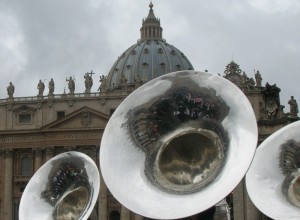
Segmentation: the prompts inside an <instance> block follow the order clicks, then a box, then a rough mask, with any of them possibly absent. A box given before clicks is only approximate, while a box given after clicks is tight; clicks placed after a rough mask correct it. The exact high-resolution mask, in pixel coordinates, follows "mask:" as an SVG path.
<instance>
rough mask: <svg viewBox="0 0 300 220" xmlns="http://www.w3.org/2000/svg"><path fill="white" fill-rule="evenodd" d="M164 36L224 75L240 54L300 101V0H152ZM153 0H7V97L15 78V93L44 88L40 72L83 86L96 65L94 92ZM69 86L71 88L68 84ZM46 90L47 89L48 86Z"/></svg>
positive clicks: (1, 17) (198, 64)
mask: <svg viewBox="0 0 300 220" xmlns="http://www.w3.org/2000/svg"><path fill="white" fill-rule="evenodd" d="M153 4H154V13H155V15H156V16H157V17H159V18H160V20H161V25H162V27H163V37H164V38H165V39H166V40H167V42H168V43H170V44H173V45H174V46H176V47H177V48H178V49H179V50H181V51H182V52H183V53H184V54H185V55H186V56H187V57H188V58H189V60H190V61H191V63H192V64H193V66H194V69H195V70H201V71H204V70H205V69H207V70H209V72H212V73H216V74H217V73H220V74H222V75H223V72H224V70H225V66H226V65H227V64H228V63H229V62H230V61H231V60H232V59H233V60H234V61H235V62H237V63H238V64H239V65H240V68H241V69H242V70H243V71H245V72H246V74H247V75H248V76H249V77H253V76H254V69H255V70H259V71H260V72H261V74H262V77H263V84H265V83H266V82H269V83H270V84H275V83H276V84H277V86H278V87H279V88H281V91H282V92H281V104H283V105H285V106H286V108H285V111H286V112H287V111H288V109H289V108H288V104H287V101H288V99H289V97H290V96H291V95H294V96H295V98H296V99H297V100H298V102H299V103H300V93H299V91H300V84H299V81H300V80H299V79H300V76H299V74H300V22H299V21H300V1H299V0H222V1H220V0H210V1H201V0H188V1H187V0H176V1H175V0H159V1H158V0H153ZM148 5H149V0H148V1H147V0H113V1H104V0H84V1H83V0H59V1H58V0H0V73H1V80H0V99H1V98H7V92H6V87H7V86H8V84H9V82H10V81H11V82H13V84H14V85H15V87H16V90H15V94H14V96H15V97H23V96H35V95H37V93H38V91H37V83H38V81H39V79H41V80H43V81H45V83H46V85H47V84H48V81H49V80H50V79H51V78H53V79H54V81H55V85H56V88H55V93H62V92H63V90H64V88H66V90H67V82H66V77H70V76H75V78H76V90H75V92H84V78H83V76H84V73H86V72H89V71H91V70H93V72H95V73H96V74H95V75H94V77H93V78H94V86H93V88H92V91H93V92H96V91H97V89H98V87H99V82H98V81H99V76H100V75H103V74H104V75H106V74H107V73H108V72H109V70H110V68H111V66H112V65H113V63H114V62H115V61H116V59H117V57H118V56H120V55H121V54H122V53H123V52H124V51H125V50H126V49H127V48H128V47H130V46H131V45H133V44H135V43H136V41H137V40H138V39H139V37H140V32H139V29H140V27H141V25H142V19H143V18H144V17H146V16H147V14H148V10H149V7H148ZM67 92H68V91H67ZM45 93H46V94H47V93H48V89H46V92H45Z"/></svg>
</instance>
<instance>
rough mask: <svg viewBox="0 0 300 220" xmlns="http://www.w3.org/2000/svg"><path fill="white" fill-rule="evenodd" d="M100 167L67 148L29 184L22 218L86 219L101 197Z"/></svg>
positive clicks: (21, 208)
mask: <svg viewBox="0 0 300 220" xmlns="http://www.w3.org/2000/svg"><path fill="white" fill-rule="evenodd" d="M99 188H100V177H99V171H98V168H97V166H96V164H95V163H94V161H93V160H92V159H91V158H90V157H88V156H87V155H85V154H83V153H79V152H73V151H70V152H66V153H62V154H59V155H57V156H56V157H54V158H52V159H51V160H49V161H48V162H47V163H45V164H44V165H43V166H42V167H41V168H40V169H39V170H38V171H37V172H36V173H35V174H34V176H33V177H32V178H31V180H30V181H29V183H28V184H27V186H26V188H25V190H24V192H23V195H22V198H21V202H20V208H19V218H20V220H38V219H43V220H86V219H88V217H89V215H90V213H91V212H92V209H93V208H94V205H95V203H96V201H97V198H98V193H99Z"/></svg>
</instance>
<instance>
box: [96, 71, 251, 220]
mask: <svg viewBox="0 0 300 220" xmlns="http://www.w3.org/2000/svg"><path fill="white" fill-rule="evenodd" d="M256 142H257V126H256V119H255V116H254V113H253V110H252V107H251V105H250V103H249V101H248V99H247V98H246V96H245V95H244V94H243V93H242V92H241V91H240V90H239V89H238V88H237V87H236V86H235V85H234V84H232V83H231V82H229V81H228V80H226V79H224V78H222V77H219V76H217V75H214V74H210V73H206V72H197V71H181V72H175V73H170V74H167V75H164V76H161V77H159V78H156V79H154V80H152V81H150V82H148V83H146V84H145V85H143V86H142V87H140V88H138V89H137V90H135V91H134V92H133V93H132V94H131V95H129V96H128V97H127V98H126V99H125V100H124V101H123V102H122V103H121V104H120V106H119V107H118V108H117V110H116V111H115V112H114V114H113V115H112V117H111V119H110V120H109V122H108V124H107V127H106V129H105V131H104V135H103V138H102V141H101V148H100V167H101V171H102V174H103V177H104V180H105V182H106V184H107V186H108V188H109V190H110V192H111V193H112V194H113V195H114V197H115V198H116V199H118V200H119V202H121V203H122V204H123V205H124V206H126V207H127V208H129V209H130V210H132V211H134V212H136V213H138V214H140V215H142V216H146V217H150V218H158V219H174V218H182V217H186V216H190V215H194V214H196V213H199V212H201V211H204V210H205V209H207V208H209V207H211V206H213V205H215V204H216V203H217V202H219V201H220V200H222V199H223V198H224V197H226V196H227V195H228V194H229V193H230V192H231V191H232V190H233V189H234V188H235V186H236V185H237V184H238V183H239V182H240V180H241V179H242V178H243V176H244V175H245V173H246V171H247V169H248V167H249V165H250V163H251V161H252V158H253V155H254V152H255V148H256Z"/></svg>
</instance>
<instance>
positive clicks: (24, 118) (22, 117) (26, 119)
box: [19, 113, 31, 124]
mask: <svg viewBox="0 0 300 220" xmlns="http://www.w3.org/2000/svg"><path fill="white" fill-rule="evenodd" d="M19 123H21V124H29V123H31V114H29V113H22V114H19Z"/></svg>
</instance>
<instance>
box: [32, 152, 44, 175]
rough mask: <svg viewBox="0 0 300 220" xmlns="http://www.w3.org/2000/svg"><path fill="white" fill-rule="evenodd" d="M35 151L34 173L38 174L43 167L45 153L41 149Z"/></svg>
mask: <svg viewBox="0 0 300 220" xmlns="http://www.w3.org/2000/svg"><path fill="white" fill-rule="evenodd" d="M33 150H34V172H36V171H37V170H38V169H39V168H40V167H41V166H42V156H43V151H42V150H41V149H39V148H36V149H33Z"/></svg>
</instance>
